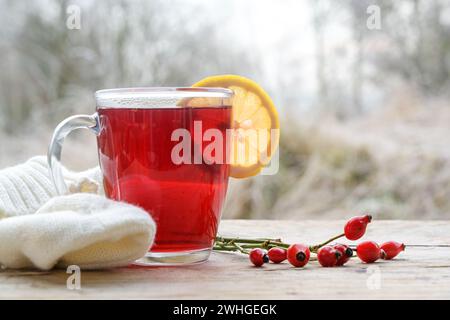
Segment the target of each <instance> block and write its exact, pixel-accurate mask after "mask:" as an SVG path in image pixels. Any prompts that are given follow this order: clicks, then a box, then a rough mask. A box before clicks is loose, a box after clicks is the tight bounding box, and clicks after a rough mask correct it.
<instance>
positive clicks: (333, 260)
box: [317, 246, 342, 267]
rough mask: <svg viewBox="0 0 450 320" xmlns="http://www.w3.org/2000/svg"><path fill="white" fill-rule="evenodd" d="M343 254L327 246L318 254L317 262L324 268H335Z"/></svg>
mask: <svg viewBox="0 0 450 320" xmlns="http://www.w3.org/2000/svg"><path fill="white" fill-rule="evenodd" d="M341 256H342V254H341V253H340V252H339V251H338V250H336V249H334V248H333V247H331V246H325V247H322V248H320V249H319V251H318V252H317V260H319V263H320V264H321V265H322V267H334V266H336V265H337V263H338V261H339V259H340V258H341Z"/></svg>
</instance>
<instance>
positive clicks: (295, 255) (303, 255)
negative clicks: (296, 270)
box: [287, 243, 311, 267]
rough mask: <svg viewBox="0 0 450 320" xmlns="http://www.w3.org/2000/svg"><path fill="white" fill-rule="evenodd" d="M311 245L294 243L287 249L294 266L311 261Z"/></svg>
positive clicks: (288, 256)
mask: <svg viewBox="0 0 450 320" xmlns="http://www.w3.org/2000/svg"><path fill="white" fill-rule="evenodd" d="M310 254H311V253H310V251H309V247H308V246H306V245H304V244H300V243H298V244H292V245H290V246H289V248H288V249H287V259H288V261H289V263H290V264H292V265H293V266H294V267H303V266H305V265H306V264H307V263H308V261H309V256H310Z"/></svg>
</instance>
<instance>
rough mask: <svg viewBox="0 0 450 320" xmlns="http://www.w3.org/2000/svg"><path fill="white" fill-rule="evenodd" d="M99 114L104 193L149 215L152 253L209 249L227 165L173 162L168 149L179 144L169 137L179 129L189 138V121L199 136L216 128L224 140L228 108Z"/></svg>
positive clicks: (106, 111)
mask: <svg viewBox="0 0 450 320" xmlns="http://www.w3.org/2000/svg"><path fill="white" fill-rule="evenodd" d="M98 114H99V119H100V133H99V136H98V146H99V158H100V165H101V167H102V171H103V174H104V187H105V192H106V194H107V196H108V197H109V198H111V199H115V200H120V201H125V202H128V203H131V204H135V205H138V206H140V207H142V208H144V209H145V210H146V211H148V212H149V213H151V216H152V217H153V219H154V220H155V222H156V224H157V232H156V238H155V241H154V245H153V247H152V248H151V251H152V252H160V253H164V252H167V253H170V252H176V251H190V250H201V249H207V248H208V249H209V248H210V247H211V246H212V244H213V241H214V237H215V236H216V232H217V227H218V224H219V220H220V215H221V209H222V204H223V202H224V199H225V194H226V190H227V185H228V173H229V166H228V165H227V164H207V163H205V161H201V164H194V161H192V164H189V163H182V164H176V163H174V161H173V159H172V149H173V148H174V146H175V145H177V144H178V143H179V142H178V141H172V139H171V137H172V133H173V132H174V130H177V129H180V128H182V129H186V130H187V131H188V132H189V133H190V135H191V136H192V137H194V122H198V121H201V131H202V134H203V133H204V132H205V131H206V130H208V129H219V130H220V131H221V134H222V136H223V137H225V136H226V129H228V128H229V127H230V117H231V108H230V107H228V106H221V107H205V108H184V107H173V108H154V109H129V108H107V109H99V110H98ZM195 142H197V138H196V140H195ZM205 143H207V142H202V143H201V144H202V147H204V146H205ZM192 144H194V140H192ZM224 144H225V143H224ZM194 149H195V148H194V146H192V150H194ZM224 153H225V145H224Z"/></svg>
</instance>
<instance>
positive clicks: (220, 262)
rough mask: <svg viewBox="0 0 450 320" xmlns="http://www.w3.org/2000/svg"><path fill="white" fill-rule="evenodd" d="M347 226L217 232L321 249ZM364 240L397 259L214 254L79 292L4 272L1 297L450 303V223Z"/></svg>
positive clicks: (402, 224) (239, 226) (234, 223)
mask: <svg viewBox="0 0 450 320" xmlns="http://www.w3.org/2000/svg"><path fill="white" fill-rule="evenodd" d="M343 223H344V222H343V221H296V222H293V221H266V220H257V221H250V220H224V221H222V223H221V228H220V234H221V235H223V236H241V237H244V236H245V237H282V239H283V240H284V241H286V242H294V241H295V242H307V243H316V242H319V241H321V240H324V239H326V238H328V237H329V236H332V235H334V234H337V233H338V232H340V231H341V230H342V228H343ZM364 239H373V240H377V241H380V242H381V241H386V240H397V241H403V242H405V243H406V244H407V246H408V247H407V249H406V251H405V252H403V253H402V254H401V255H400V256H399V257H398V258H397V259H395V260H392V261H381V262H377V263H375V264H363V263H361V262H359V260H358V259H352V261H350V262H349V263H348V265H346V266H345V267H341V268H322V267H319V266H318V264H317V262H310V263H309V264H308V266H307V267H306V268H303V269H301V268H300V269H295V268H292V267H291V266H290V265H289V264H288V263H283V264H281V265H274V264H268V265H265V266H264V267H263V268H254V267H252V266H251V265H250V264H249V262H248V260H247V258H246V257H245V256H242V255H239V254H233V253H213V254H212V256H211V258H210V260H209V261H208V262H207V263H204V264H200V265H194V266H189V267H183V268H181V267H176V268H174V267H171V268H148V269H130V268H121V269H115V270H109V271H90V272H88V271H82V273H81V290H68V289H67V287H66V280H67V278H68V276H69V275H68V274H66V272H65V270H57V271H51V272H35V271H9V270H6V271H1V272H0V298H3V299H5V298H14V299H15V298H38V299H80V298H81V299H109V298H113V299H333V298H343V299H347V298H349V299H350V298H356V299H394V298H400V299H414V298H419V299H442V298H446V299H449V298H450V221H424V222H422V221H374V222H373V223H371V224H370V225H369V229H368V232H367V234H366V236H365V238H364Z"/></svg>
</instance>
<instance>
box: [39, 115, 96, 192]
mask: <svg viewBox="0 0 450 320" xmlns="http://www.w3.org/2000/svg"><path fill="white" fill-rule="evenodd" d="M77 129H90V130H92V131H93V132H94V133H95V134H98V132H99V124H98V115H97V113H94V114H93V115H90V116H89V115H76V116H72V117H69V118H67V119H65V120H63V121H62V122H61V123H60V124H59V125H58V126H57V127H56V129H55V131H54V132H53V137H52V141H51V142H50V146H49V148H48V154H47V161H48V166H49V169H50V177H51V179H52V181H53V185H54V186H55V188H56V192H57V193H58V194H59V195H64V194H67V193H68V188H67V185H66V183H65V182H64V177H63V174H62V169H61V151H62V145H63V142H64V139H65V138H66V136H67V135H68V134H69V133H71V132H72V131H74V130H77Z"/></svg>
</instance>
